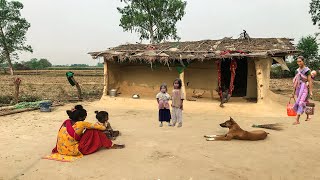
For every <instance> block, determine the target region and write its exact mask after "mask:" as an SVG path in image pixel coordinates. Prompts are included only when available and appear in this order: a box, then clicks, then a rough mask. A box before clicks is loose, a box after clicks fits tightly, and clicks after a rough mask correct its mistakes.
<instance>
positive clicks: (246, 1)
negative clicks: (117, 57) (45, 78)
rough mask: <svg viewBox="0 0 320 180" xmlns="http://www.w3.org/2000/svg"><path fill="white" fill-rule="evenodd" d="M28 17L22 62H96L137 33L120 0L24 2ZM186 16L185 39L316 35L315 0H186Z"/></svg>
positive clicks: (181, 30) (183, 23)
mask: <svg viewBox="0 0 320 180" xmlns="http://www.w3.org/2000/svg"><path fill="white" fill-rule="evenodd" d="M21 2H22V3H23V4H24V6H25V7H24V10H23V12H22V13H23V16H24V17H25V18H26V19H27V20H28V21H29V22H30V23H31V28H30V29H29V31H28V34H27V38H28V44H30V45H31V46H32V47H33V50H34V53H33V54H30V53H23V54H22V55H21V56H20V57H21V58H20V59H21V60H29V59H31V58H47V59H48V60H49V61H51V62H52V63H53V64H75V63H77V64H80V63H81V64H82V63H84V64H96V63H97V62H98V61H97V60H95V61H94V60H92V59H91V58H90V56H89V55H87V52H89V51H99V50H105V49H107V48H109V47H114V46H117V45H119V44H124V43H127V42H130V43H135V42H136V41H138V35H137V34H135V33H127V32H123V30H122V28H121V27H119V19H120V15H119V14H118V12H117V10H116V7H118V6H121V3H120V0H21ZM187 3H188V4H187V9H186V15H185V16H184V17H183V19H182V21H181V22H179V23H178V34H179V36H180V37H181V40H182V41H190V40H203V39H220V38H223V37H231V36H233V37H238V35H239V34H240V33H241V32H242V30H243V29H246V30H247V32H248V33H249V35H250V36H251V37H288V38H295V39H299V38H300V37H301V36H306V35H309V34H314V33H315V32H316V31H317V30H318V29H317V27H316V26H313V25H312V22H311V18H310V15H309V14H308V11H309V3H310V0H187Z"/></svg>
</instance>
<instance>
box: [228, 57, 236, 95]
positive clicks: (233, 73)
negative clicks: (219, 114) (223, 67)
mask: <svg viewBox="0 0 320 180" xmlns="http://www.w3.org/2000/svg"><path fill="white" fill-rule="evenodd" d="M236 69H237V61H236V60H235V59H232V60H231V63H230V72H231V79H230V85H229V95H230V97H231V96H232V92H233V90H234V79H235V77H236Z"/></svg>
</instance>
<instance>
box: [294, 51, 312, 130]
mask: <svg viewBox="0 0 320 180" xmlns="http://www.w3.org/2000/svg"><path fill="white" fill-rule="evenodd" d="M304 61H305V60H304V57H302V56H299V57H298V59H297V64H298V66H299V68H298V69H297V71H296V76H295V77H294V79H293V86H294V90H293V94H292V97H294V96H295V95H296V97H297V99H296V102H295V104H294V107H293V108H294V110H295V111H296V112H297V118H296V121H295V122H294V123H293V125H297V124H300V116H301V115H302V114H303V113H304V111H305V109H306V104H307V103H308V102H309V101H308V99H309V98H312V95H313V94H312V90H313V84H312V83H313V81H312V78H311V71H310V69H309V68H308V67H306V65H305V63H304ZM309 120H310V117H309V115H308V114H307V119H306V121H309Z"/></svg>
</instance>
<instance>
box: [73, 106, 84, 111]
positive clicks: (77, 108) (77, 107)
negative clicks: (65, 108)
mask: <svg viewBox="0 0 320 180" xmlns="http://www.w3.org/2000/svg"><path fill="white" fill-rule="evenodd" d="M74 108H75V109H76V110H83V106H81V105H76V106H75V107H74Z"/></svg>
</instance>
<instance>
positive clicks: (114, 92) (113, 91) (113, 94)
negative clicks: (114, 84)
mask: <svg viewBox="0 0 320 180" xmlns="http://www.w3.org/2000/svg"><path fill="white" fill-rule="evenodd" d="M109 96H110V97H116V96H117V89H110V90H109Z"/></svg>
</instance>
